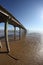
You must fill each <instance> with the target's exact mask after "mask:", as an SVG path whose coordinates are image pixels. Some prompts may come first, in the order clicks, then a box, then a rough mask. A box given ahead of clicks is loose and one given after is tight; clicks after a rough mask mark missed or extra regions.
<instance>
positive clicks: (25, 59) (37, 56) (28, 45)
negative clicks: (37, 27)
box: [0, 33, 43, 65]
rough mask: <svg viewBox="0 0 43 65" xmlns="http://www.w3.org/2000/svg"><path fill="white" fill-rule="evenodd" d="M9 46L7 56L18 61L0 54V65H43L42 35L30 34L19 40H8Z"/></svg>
mask: <svg viewBox="0 0 43 65" xmlns="http://www.w3.org/2000/svg"><path fill="white" fill-rule="evenodd" d="M3 44H4V42H3ZM9 44H10V49H11V50H10V53H9V54H10V55H12V56H13V57H15V58H17V59H18V60H14V59H12V58H11V57H9V56H8V55H7V54H0V65H43V35H41V34H39V33H30V34H28V35H26V37H22V39H21V40H18V39H17V40H15V41H14V39H11V40H9Z"/></svg>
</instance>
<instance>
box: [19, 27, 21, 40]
mask: <svg viewBox="0 0 43 65" xmlns="http://www.w3.org/2000/svg"><path fill="white" fill-rule="evenodd" d="M20 39H21V28H20V27H19V40H20Z"/></svg>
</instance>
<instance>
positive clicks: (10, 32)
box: [0, 31, 19, 37]
mask: <svg viewBox="0 0 43 65" xmlns="http://www.w3.org/2000/svg"><path fill="white" fill-rule="evenodd" d="M8 35H14V31H8ZM16 35H19V32H16ZM2 36H5V35H4V31H0V37H2Z"/></svg>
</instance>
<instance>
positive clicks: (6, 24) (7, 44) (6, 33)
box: [5, 20, 10, 52]
mask: <svg viewBox="0 0 43 65" xmlns="http://www.w3.org/2000/svg"><path fill="white" fill-rule="evenodd" d="M7 26H8V20H7V21H6V22H5V42H6V48H7V52H9V51H10V48H9V42H8V29H7Z"/></svg>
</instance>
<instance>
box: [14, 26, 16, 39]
mask: <svg viewBox="0 0 43 65" xmlns="http://www.w3.org/2000/svg"><path fill="white" fill-rule="evenodd" d="M14 40H16V27H15V26H14Z"/></svg>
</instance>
